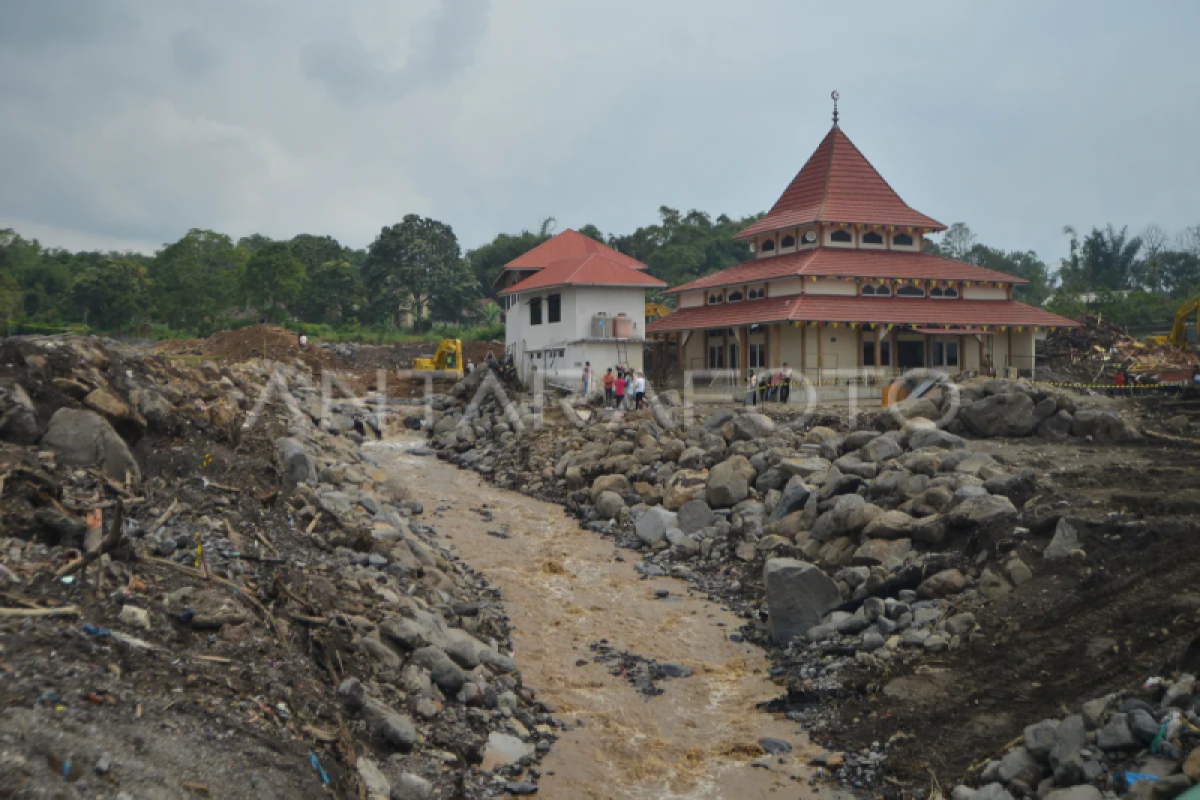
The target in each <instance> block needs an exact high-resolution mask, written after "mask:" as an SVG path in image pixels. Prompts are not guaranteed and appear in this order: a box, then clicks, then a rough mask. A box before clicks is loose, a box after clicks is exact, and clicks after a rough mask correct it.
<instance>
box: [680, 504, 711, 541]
mask: <svg viewBox="0 0 1200 800" xmlns="http://www.w3.org/2000/svg"><path fill="white" fill-rule="evenodd" d="M677 521H678V523H679V529H680V530H681V531H683V532H684V533H695V532H696V531H698V530H701V529H703V528H707V527H709V526H711V525H713V524H715V523H716V521H717V515H716V514H714V513H713V510H712V509H711V508H709V506H708V503H706V502H704V501H703V500H701V499H699V498H697V499H695V500H689V501H688V502H686V503H684V504H683V508H681V509H679V516H678V520H677Z"/></svg>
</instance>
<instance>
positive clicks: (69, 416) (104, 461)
mask: <svg viewBox="0 0 1200 800" xmlns="http://www.w3.org/2000/svg"><path fill="white" fill-rule="evenodd" d="M41 446H42V447H44V448H46V449H47V450H53V451H54V453H55V455H56V456H57V458H58V460H59V461H60V462H62V463H64V464H70V465H72V466H76V467H98V468H99V469H100V470H101V471H102V472H103V473H104V474H105V475H107V476H108V477H109V478H111V479H112V480H114V481H118V482H122V483H123V482H124V481H125V480H126V478H127V477H128V479H129V480H130V481H131V482H132V484H133V485H135V486H136V485H139V484H140V483H141V480H142V473H141V470H140V469H139V468H138V464H137V461H136V460H135V459H134V457H133V453H131V452H129V446H128V445H126V444H125V440H124V439H122V438H121V437H120V436H118V435H117V432H116V431H114V430H113V429H112V426H111V425H109V424H108V422H107V421H106V420H105V419H104V417H102V416H100V415H99V414H97V413H96V412H94V411H83V410H79V409H74V408H60V409H59V410H58V411H55V412H54V416H53V417H51V418H50V425H49V426H47V428H46V433H45V435H44V436H42V441H41Z"/></svg>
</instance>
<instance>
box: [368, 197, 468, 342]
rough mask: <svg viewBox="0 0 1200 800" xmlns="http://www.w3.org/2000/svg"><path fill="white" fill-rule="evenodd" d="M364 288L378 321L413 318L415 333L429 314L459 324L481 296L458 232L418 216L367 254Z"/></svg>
mask: <svg viewBox="0 0 1200 800" xmlns="http://www.w3.org/2000/svg"><path fill="white" fill-rule="evenodd" d="M363 283H364V285H365V287H366V289H367V292H368V294H369V297H370V300H369V304H370V308H371V310H372V312H373V314H374V316H375V318H376V319H377V320H379V321H381V322H382V321H389V322H392V323H396V324H399V323H401V322H402V320H403V318H404V317H405V316H410V317H411V318H412V320H413V325H414V327H416V328H420V327H421V326H422V324H423V323H424V321H425V319H426V318H427V317H428V316H429V315H430V314H432V315H433V316H436V317H438V318H440V319H446V320H459V319H461V318H462V316H463V315H464V314H465V313H466V311H467V304H468V303H469V302H470V300H471V298H472V297H474V296H477V295H478V292H479V282H478V281H477V280H476V279H475V276H474V275H473V274H472V272H471V269H470V267H469V266H468V265H467V263H466V262H465V261H464V260H463V259H462V256H461V253H460V250H459V246H458V238H457V237H456V236H455V235H454V230H453V229H452V228H451V227H450V226H449V225H447V224H445V223H444V222H438V221H437V220H434V219H429V218H428V217H420V216H418V215H416V214H409V215H407V216H406V217H405V218H404V219H403V220H402V221H401V222H400V223H399V224H397V225H393V226H391V227H389V228H384V229H383V230H382V231H380V233H379V236H378V237H376V239H375V241H374V242H372V243H371V246H370V247H369V248H368V249H367V262H366V266H365V270H364V273H363Z"/></svg>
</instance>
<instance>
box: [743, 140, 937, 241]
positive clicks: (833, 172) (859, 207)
mask: <svg viewBox="0 0 1200 800" xmlns="http://www.w3.org/2000/svg"><path fill="white" fill-rule="evenodd" d="M814 222H849V223H858V224H863V225H897V226H904V227H913V228H931V229H934V230H939V231H940V230H945V229H946V226H945V225H943V224H942V223H940V222H938V221H937V220H935V219H933V218H932V217H927V216H925V215H924V214H922V213H921V212H919V211H916V210H914V209H912V208H910V207H909V206H908V204H907V203H905V202H904V201H903V200H901V199H900V195H898V194H896V192H895V190H894V189H892V187H891V186H889V185H888V182H887V181H885V180H884V179H883V176H882V175H880V174H879V173H878V172H877V171H876V170H875V168H874V167H873V166H871V162H870V161H867V159H866V156H864V155H863V154H862V152H861V151H860V150H859V149H858V148H857V147H855V146H854V143H853V142H851V141H850V138H849V137H848V136H846V134H845V133H843V132H842V129H841V128H839V127H838V126H836V125H834V126H833V128H831V129H830V131H829V133H828V134H826V136H825V138H824V139H822V140H821V143H820V144H819V145H817V149H816V151H815V152H813V154H812V155H811V156H809V159H808V161H807V162H806V163H805V165H804V166H803V167H802V168H801V169H800V172H799V173H797V174H796V177H795V178H793V179H792V182H791V183H790V184H788V187H787V189H785V190H784V192H783V194H782V195H780V197H779V199H778V200H776V201H775V205H774V206H772V207H771V210H770V211H768V212H767V215H766V216H765V217H763V218H762V219H760V220H759V221H758V222H755V223H754V224H753V225H751V226H750V227H748V228H746V229H745V230H744V231H742V232H741V233H739V234H738V235H737V237H736V238H738V239H752V238H753V237H754V236H755V235H756V234H760V233H767V232H768V231H777V230H780V229H782V228H793V227H796V226H798V225H809V224H811V223H814Z"/></svg>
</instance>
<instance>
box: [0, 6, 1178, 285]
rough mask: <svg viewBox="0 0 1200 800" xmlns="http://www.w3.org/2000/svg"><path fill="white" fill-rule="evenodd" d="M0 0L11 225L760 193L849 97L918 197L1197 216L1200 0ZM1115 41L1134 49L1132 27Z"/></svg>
mask: <svg viewBox="0 0 1200 800" xmlns="http://www.w3.org/2000/svg"><path fill="white" fill-rule="evenodd" d="M1153 8H1154V13H1145V14H1133V13H1130V12H1129V9H1128V7H1127V6H1125V5H1122V4H1118V3H1116V2H1115V0H1064V2H1061V3H1054V4H1046V3H1042V2H1036V0H1010V2H1007V3H1004V4H1002V5H1001V4H990V5H988V4H985V5H979V4H962V3H960V2H957V0H925V1H924V2H922V3H919V4H917V5H913V4H895V3H889V2H883V1H882V0H864V1H863V2H861V3H859V4H856V5H855V6H854V9H855V10H854V13H852V14H851V13H847V11H846V8H845V7H844V6H838V7H833V6H830V5H829V4H827V3H801V2H795V1H794V0H746V2H744V3H738V4H732V3H728V2H725V0H661V1H660V2H654V3H646V2H644V0H579V1H578V2H570V3H563V2H561V1H560V0H497V2H494V3H490V4H489V3H488V2H486V0H406V2H404V3H396V2H393V1H392V0H359V2H355V3H352V4H331V3H328V2H326V0H237V2H235V1H234V0H212V2H207V3H205V4H174V3H160V2H155V0H108V1H107V2H103V3H101V2H91V0H55V2H24V1H23V0H0V19H3V20H4V21H5V24H4V25H3V26H0V107H3V108H4V114H2V115H0V167H2V168H3V173H2V174H3V175H4V180H2V181H0V227H4V226H8V225H15V226H17V227H18V228H21V226H25V227H26V228H27V229H29V230H31V231H43V232H45V233H44V234H43V235H44V236H46V237H47V241H48V242H49V243H52V244H53V243H58V241H60V240H59V239H58V238H50V237H61V241H62V242H64V243H68V242H69V243H71V246H80V245H79V243H81V242H87V241H92V242H96V243H98V246H104V243H108V242H113V241H119V242H135V243H142V246H144V247H147V248H152V247H155V246H158V245H160V244H161V243H163V242H168V241H173V240H174V239H176V238H178V237H179V236H180V235H182V234H183V233H185V232H186V231H187V229H188V228H190V227H209V228H215V229H218V230H222V231H224V232H227V233H229V234H230V235H233V236H235V237H237V236H241V235H245V234H248V233H252V232H262V233H265V234H268V235H271V236H279V237H283V236H291V235H294V234H295V233H299V232H302V231H308V232H313V233H321V234H326V233H327V234H330V235H333V236H336V237H337V238H339V239H340V240H342V241H344V242H346V243H348V244H351V245H355V246H363V245H365V244H367V243H369V242H370V240H371V239H372V238H373V237H374V236H375V235H376V234H377V233H378V231H379V229H380V228H381V227H383V226H384V225H388V224H392V223H394V222H395V221H397V220H398V219H400V218H401V217H402V216H403V215H404V214H406V213H410V212H416V213H421V214H428V215H431V216H435V217H438V218H440V219H443V220H445V221H446V222H448V223H450V224H451V225H453V226H454V228H455V230H456V231H457V232H458V233H459V235H460V237H461V238H462V240H463V242H464V244H465V245H466V246H473V245H477V244H480V243H482V242H484V241H486V240H488V239H490V238H491V237H492V236H494V235H495V234H496V233H498V232H500V231H514V230H519V229H520V228H522V227H527V226H533V225H536V224H537V222H538V220H539V219H540V218H542V217H545V216H554V217H556V218H557V219H558V220H559V223H560V225H562V226H568V225H570V226H574V227H578V226H580V225H583V224H586V223H594V224H596V225H599V226H600V227H601V228H602V229H603V230H606V231H614V232H625V231H630V230H632V229H633V228H634V227H636V226H637V225H642V224H647V223H649V222H651V221H653V220H654V218H655V214H656V211H657V209H658V207H659V206H660V205H662V204H669V205H674V206H677V207H680V208H683V209H688V208H700V209H703V210H707V211H710V212H712V213H720V212H726V213H729V214H734V215H737V214H748V213H752V212H754V211H759V210H762V209H764V208H766V207H768V206H769V205H770V204H771V203H772V202H773V201H774V200H775V198H776V197H777V196H778V194H779V192H780V191H781V190H782V189H783V187H784V186H785V185H786V184H787V182H788V180H790V178H791V177H792V176H793V175H794V174H795V172H796V170H798V169H799V167H800V166H801V164H802V163H803V162H804V160H805V159H806V158H807V157H808V155H809V154H810V153H811V152H812V150H813V148H814V147H815V146H816V144H817V142H818V141H819V140H820V139H821V137H822V136H823V135H824V134H825V132H826V131H827V130H828V126H829V113H830V107H829V105H830V104H829V100H828V95H829V91H830V90H831V89H834V88H836V89H839V90H840V91H841V93H842V97H843V100H842V120H843V127H844V129H845V130H846V131H847V133H848V134H849V135H850V137H851V138H852V139H853V140H854V141H855V142H856V143H857V144H858V145H859V147H860V148H861V149H862V150H863V151H864V152H865V153H866V155H867V156H868V158H870V159H871V160H872V162H873V163H874V164H875V165H876V166H877V167H878V168H879V169H880V171H881V172H882V173H883V174H884V176H885V177H886V178H887V179H888V180H889V181H890V182H891V183H892V185H893V186H894V187H895V188H896V189H897V190H898V191H899V192H900V194H901V195H902V196H903V197H904V198H905V199H906V200H908V201H909V202H910V203H911V204H912V205H914V206H915V207H916V208H918V209H920V210H922V211H924V212H926V213H928V214H930V215H932V216H934V217H935V218H938V219H940V220H942V221H944V222H947V223H949V222H954V221H956V220H965V221H967V222H969V223H970V224H971V225H972V227H973V228H975V230H976V231H977V233H978V234H979V236H980V238H981V240H983V241H985V242H988V243H990V244H994V245H997V246H1002V247H1006V248H1021V249H1034V250H1036V251H1038V252H1039V253H1040V254H1041V255H1042V256H1043V257H1044V258H1046V259H1048V260H1050V261H1051V262H1052V263H1053V262H1054V261H1055V260H1056V259H1057V258H1058V257H1059V256H1060V255H1062V254H1064V253H1065V249H1066V241H1065V239H1064V238H1063V236H1062V234H1061V229H1062V226H1063V225H1064V224H1068V223H1070V224H1074V225H1076V226H1080V227H1084V228H1086V227H1088V226H1091V225H1103V224H1105V223H1107V222H1110V221H1111V222H1115V223H1118V224H1129V225H1130V226H1131V227H1132V228H1134V229H1135V230H1136V229H1139V228H1141V227H1142V226H1144V225H1146V224H1149V223H1151V222H1156V223H1158V224H1159V225H1161V226H1163V227H1164V228H1166V229H1167V230H1169V231H1175V230H1178V229H1180V228H1183V227H1185V226H1187V225H1193V224H1197V223H1200V195H1198V193H1200V189H1198V188H1197V187H1200V151H1198V150H1197V148H1195V146H1194V142H1193V140H1194V138H1195V131H1196V130H1198V129H1200V104H1197V103H1194V102H1192V99H1193V98H1195V97H1196V96H1198V95H1200V68H1198V67H1200V64H1198V63H1197V62H1198V61H1200V56H1197V55H1196V54H1195V52H1194V50H1193V47H1192V43H1191V41H1190V32H1191V31H1194V30H1196V29H1197V28H1198V27H1200V5H1198V4H1195V3H1194V2H1190V0H1161V1H1160V2H1159V3H1156V4H1155V5H1154V7H1153ZM1114 54H1120V57H1119V58H1118V57H1114Z"/></svg>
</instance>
